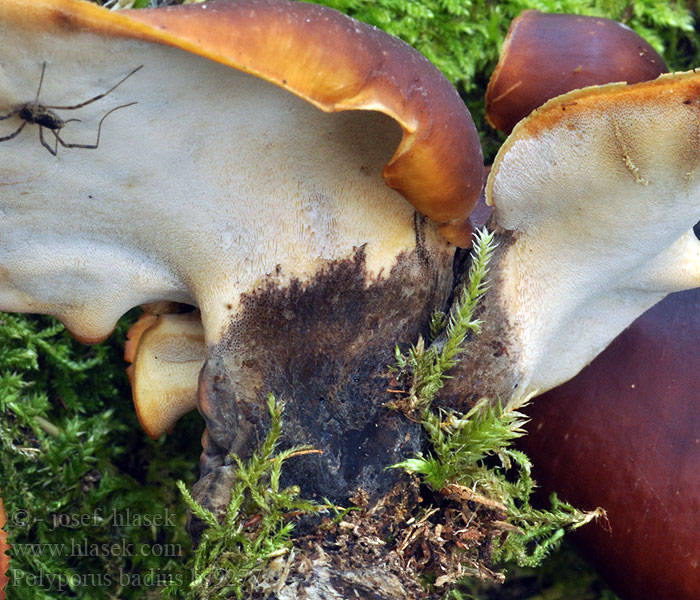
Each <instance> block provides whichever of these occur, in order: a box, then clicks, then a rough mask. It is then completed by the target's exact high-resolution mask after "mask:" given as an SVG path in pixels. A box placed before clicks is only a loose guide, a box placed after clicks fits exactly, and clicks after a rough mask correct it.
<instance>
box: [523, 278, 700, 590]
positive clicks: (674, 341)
mask: <svg viewBox="0 0 700 600" xmlns="http://www.w3.org/2000/svg"><path fill="white" fill-rule="evenodd" d="M698 339H700V290H692V291H687V292H682V293H679V294H673V295H671V296H669V297H668V298H666V299H665V300H663V301H662V302H661V303H659V304H658V305H657V306H655V307H653V308H652V309H651V310H649V311H648V312H646V313H645V314H644V315H642V316H641V317H640V318H639V319H637V320H636V321H635V322H634V323H633V324H632V325H631V326H630V327H629V328H628V329H626V330H625V331H624V332H623V333H622V334H621V335H620V336H619V337H618V338H617V339H616V340H615V341H614V342H613V343H612V344H610V346H609V347H608V348H607V349H606V350H605V351H604V352H603V353H602V354H601V355H600V356H599V357H598V358H596V360H595V361H593V363H591V365H589V366H588V367H586V369H584V370H583V371H582V372H581V373H580V374H579V375H578V376H577V377H575V378H574V379H572V380H571V381H569V382H567V383H566V384H564V385H563V386H561V387H558V388H556V389H554V390H551V391H550V392H548V393H547V394H545V395H543V396H541V397H540V398H538V399H537V400H536V401H535V402H534V403H533V405H532V406H531V407H529V408H528V411H527V412H528V414H529V415H531V416H532V422H531V423H530V425H529V426H528V429H529V431H530V435H528V436H527V437H526V438H524V439H523V440H522V447H523V448H524V449H525V450H526V451H527V453H528V455H529V456H530V457H531V458H532V459H533V462H534V464H535V468H534V471H533V475H534V477H535V478H536V480H537V482H538V483H539V484H540V485H541V487H542V493H543V496H546V495H547V494H548V493H549V492H550V491H553V490H556V491H557V493H558V494H559V496H560V497H562V498H564V499H566V500H568V501H570V502H573V503H575V504H576V506H581V507H593V506H598V505H602V506H604V507H605V509H606V511H607V514H608V520H609V526H608V527H602V526H601V525H594V526H591V527H586V528H583V529H581V530H580V531H578V532H577V533H576V538H577V541H578V542H580V543H581V545H582V546H583V549H584V550H585V552H586V554H588V556H589V558H590V559H591V560H592V561H593V562H594V563H595V565H596V567H597V568H598V569H599V570H600V571H601V573H602V574H603V575H604V576H605V578H606V579H607V580H608V581H609V582H610V584H611V585H612V586H613V587H614V589H615V591H616V592H617V593H618V594H620V595H621V597H623V598H629V599H630V600H632V599H639V598H651V597H653V598H657V599H659V600H691V599H693V598H696V597H697V590H698V589H699V587H700V550H699V549H698V543H697V530H698V517H697V515H698V511H699V510H700V498H698V493H697V490H698V486H699V485H700V418H698V403H699V402H700V347H698ZM562 406H566V410H562Z"/></svg>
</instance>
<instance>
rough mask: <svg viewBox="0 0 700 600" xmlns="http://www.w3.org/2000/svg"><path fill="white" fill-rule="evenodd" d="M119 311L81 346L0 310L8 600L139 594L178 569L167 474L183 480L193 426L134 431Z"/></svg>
mask: <svg viewBox="0 0 700 600" xmlns="http://www.w3.org/2000/svg"><path fill="white" fill-rule="evenodd" d="M131 320H133V317H132V318H127V319H124V320H123V321H122V323H121V324H120V326H119V327H118V329H117V331H116V332H115V335H114V336H113V338H112V339H111V340H110V341H109V342H108V343H105V344H100V345H98V346H93V347H87V346H84V345H82V344H78V343H77V342H75V341H74V340H73V339H72V338H70V336H69V335H68V334H67V333H66V332H65V331H64V329H63V327H62V326H61V325H60V324H57V323H55V322H54V321H53V320H52V319H49V318H47V317H24V316H20V315H7V314H0V446H1V449H0V490H1V491H2V496H3V498H4V503H5V508H6V511H7V513H8V527H7V529H8V530H9V540H8V541H9V542H10V543H11V545H12V552H11V555H12V557H11V562H10V572H9V578H10V583H9V586H8V588H7V598H8V600H13V599H18V600H19V599H21V600H30V599H31V600H38V599H45V598H46V599H48V598H56V597H59V596H60V597H62V598H89V599H97V598H108V597H110V596H111V597H114V596H115V595H118V597H119V598H123V599H128V598H143V597H144V596H145V597H148V596H149V595H153V594H155V593H156V592H157V590H158V588H159V586H160V585H161V584H162V583H167V582H168V581H170V580H171V579H173V578H175V579H177V578H183V577H184V575H183V574H182V573H181V571H180V569H181V564H182V560H183V559H184V558H185V557H186V556H188V554H189V553H190V544H189V539H188V538H187V536H186V534H185V532H184V528H183V525H184V515H185V508H184V504H183V503H182V502H181V500H180V498H179V495H178V494H177V493H176V490H175V489H174V485H173V481H174V480H175V479H177V478H185V479H187V480H189V481H191V480H192V478H193V473H194V467H195V463H196V458H197V454H198V450H197V445H196V441H197V438H198V437H199V434H200V433H201V425H200V424H199V423H198V422H197V421H192V420H191V419H190V420H189V429H191V430H192V432H193V433H194V432H196V433H195V435H194V436H192V438H191V439H192V440H193V441H194V444H189V445H188V444H182V443H179V440H182V439H183V437H178V438H171V439H169V440H165V439H163V440H160V441H157V442H154V441H151V440H149V439H148V438H146V437H145V436H144V434H143V431H142V430H141V428H140V426H139V425H138V423H137V422H136V419H135V416H134V411H133V408H132V406H131V400H130V393H129V390H128V383H127V381H126V377H125V375H124V367H125V364H124V362H123V360H122V359H121V356H120V355H121V353H122V352H123V349H122V344H123V339H124V334H125V331H126V327H127V326H128V324H129V322H130V321H131ZM178 427H182V428H184V429H187V428H188V426H187V423H185V424H183V425H178Z"/></svg>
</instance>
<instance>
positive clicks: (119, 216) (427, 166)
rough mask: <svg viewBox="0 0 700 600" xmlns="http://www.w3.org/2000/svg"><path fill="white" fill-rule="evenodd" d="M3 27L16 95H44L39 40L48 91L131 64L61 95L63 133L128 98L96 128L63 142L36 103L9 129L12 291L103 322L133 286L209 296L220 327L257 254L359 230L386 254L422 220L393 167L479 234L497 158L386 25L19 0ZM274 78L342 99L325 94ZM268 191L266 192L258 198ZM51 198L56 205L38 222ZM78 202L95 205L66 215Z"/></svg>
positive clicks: (265, 256)
mask: <svg viewBox="0 0 700 600" xmlns="http://www.w3.org/2000/svg"><path fill="white" fill-rule="evenodd" d="M0 28H1V29H2V36H3V40H5V43H4V47H3V50H2V53H1V56H0V58H2V63H3V68H2V73H1V75H2V78H1V81H2V86H1V87H0V105H1V106H3V107H6V109H7V110H8V111H9V110H11V109H12V108H13V107H17V106H21V105H22V104H23V103H30V102H32V101H33V100H34V99H35V97H36V93H37V90H38V85H39V79H40V76H41V73H42V65H43V64H44V62H45V63H46V66H45V76H44V78H43V82H42V87H41V93H40V97H39V104H44V105H51V106H63V107H70V106H73V105H76V104H78V103H81V102H84V101H85V100H86V99H88V98H91V97H94V96H96V95H97V94H99V93H104V92H105V90H107V89H110V88H111V87H112V86H114V84H115V83H116V82H118V81H120V80H122V79H123V78H124V77H125V76H126V75H128V74H130V73H133V74H131V75H130V76H129V78H128V79H126V80H125V81H124V82H123V83H121V84H120V85H119V86H118V87H117V88H116V89H114V90H113V91H111V92H110V93H109V94H107V95H106V96H105V98H104V99H101V100H99V101H95V102H93V103H90V104H89V105H86V106H84V107H83V108H81V109H79V110H75V111H59V110H56V112H57V113H59V114H60V116H61V117H62V118H64V119H66V118H72V117H75V118H80V120H81V123H72V122H71V123H69V124H68V125H67V126H66V127H65V128H64V129H62V130H61V133H60V136H61V138H62V139H63V140H65V141H66V142H68V143H77V144H92V143H94V142H95V136H96V132H97V130H98V129H99V123H100V119H101V118H102V117H103V116H105V114H106V113H107V111H108V110H110V109H112V108H117V107H122V108H119V109H118V110H116V111H115V112H114V113H113V114H109V115H108V116H107V117H106V120H105V121H104V123H103V126H102V128H101V138H100V140H99V148H98V149H95V150H92V149H90V150H88V149H83V148H64V147H63V146H62V145H58V144H57V150H58V156H57V157H52V156H51V155H50V154H49V153H48V152H46V150H45V149H44V148H42V147H41V145H40V143H39V140H37V139H36V138H37V133H38V129H39V128H38V126H37V125H35V124H29V125H27V126H26V127H25V128H24V130H23V131H22V132H21V133H20V134H18V136H17V137H15V138H13V139H10V140H7V141H4V142H2V150H7V154H6V156H7V158H6V159H4V164H3V166H4V169H5V173H6V175H5V179H6V181H5V182H4V183H5V184H7V186H8V187H6V188H5V191H4V192H3V195H2V197H1V198H2V201H3V204H2V207H1V208H2V210H3V211H4V212H5V219H4V226H5V227H7V228H9V229H8V231H9V232H10V233H9V234H8V236H6V237H5V242H4V246H3V248H4V250H3V262H2V264H0V267H2V279H1V280H0V281H2V285H0V306H1V307H2V308H4V309H5V310H14V311H26V312H42V313H49V314H53V315H55V316H57V317H58V318H59V319H61V320H62V321H63V322H64V324H66V325H67V327H68V328H69V329H70V330H71V331H72V333H73V334H74V335H75V336H76V337H78V338H79V339H81V340H83V341H86V342H94V341H99V340H100V339H103V338H104V337H106V336H107V335H108V334H109V332H110V330H111V328H112V327H113V325H114V323H115V321H116V319H117V318H118V316H120V315H121V314H122V313H123V312H125V311H126V310H128V309H129V308H131V307H132V306H134V305H138V304H142V303H144V302H153V301H158V300H169V301H175V302H183V303H189V304H194V305H199V306H200V307H201V308H202V309H203V320H204V322H205V327H206V326H207V323H209V324H210V326H209V329H216V328H217V327H218V325H219V324H220V323H221V322H222V320H224V319H226V318H227V316H228V315H229V314H230V312H231V310H235V307H236V303H237V301H238V297H239V296H238V293H239V291H240V290H242V289H250V288H251V286H254V285H256V283H255V279H256V278H257V277H260V274H261V273H262V274H263V275H268V274H270V273H274V272H278V273H280V274H281V277H282V278H283V279H285V278H286V280H289V278H290V277H295V276H299V277H307V276H309V275H310V274H313V273H314V272H317V271H318V269H319V268H321V266H322V265H323V264H326V263H327V261H329V260H336V259H341V258H343V257H346V256H348V255H349V254H352V252H354V251H356V249H357V248H364V251H363V252H364V257H365V260H366V261H367V265H368V271H369V275H370V276H372V277H377V276H379V277H381V276H385V275H386V274H387V273H388V269H390V268H391V266H392V265H393V263H394V261H395V259H396V256H398V255H399V254H401V252H402V251H405V250H406V251H408V250H411V249H415V247H416V243H417V241H418V244H419V245H421V244H423V242H424V239H423V238H417V237H416V232H415V231H414V229H415V226H414V225H415V223H417V222H419V221H421V218H420V217H418V216H416V215H415V214H414V213H413V211H412V209H411V208H410V206H407V207H403V206H401V204H400V202H397V200H396V199H395V198H394V197H395V196H396V195H395V194H394V193H393V192H392V191H391V190H389V189H386V190H383V191H380V190H379V189H378V187H377V179H378V176H379V173H380V171H381V170H382V167H383V174H384V177H386V179H387V181H388V182H389V184H390V185H391V186H392V187H394V188H396V189H397V190H398V191H399V192H400V193H401V194H403V195H404V196H406V197H407V198H409V199H410V200H411V202H413V203H414V205H416V207H417V208H418V209H419V210H421V211H423V212H424V213H425V214H427V215H429V216H430V217H431V218H433V219H435V221H436V222H437V223H438V224H440V226H442V227H443V230H444V231H445V232H448V234H449V236H450V239H451V240H452V241H454V242H455V243H457V244H463V245H464V244H467V243H468V232H469V231H470V227H469V225H468V212H469V210H470V209H471V205H472V204H473V200H475V198H476V194H477V193H478V190H479V185H480V182H481V181H482V177H483V175H482V165H481V154H480V148H479V144H478V139H477V137H476V132H475V129H474V125H473V123H472V122H471V119H470V118H469V115H468V112H467V111H466V109H465V108H464V106H463V104H462V102H461V101H460V99H459V96H458V94H457V93H456V91H455V90H454V89H453V88H452V86H451V85H450V84H449V83H448V82H447V81H446V80H445V79H444V78H443V77H442V75H440V74H439V73H438V72H437V71H436V70H435V69H434V68H433V67H432V66H430V64H429V63H428V62H427V61H426V60H425V59H423V58H422V57H421V56H420V55H419V54H418V53H416V52H415V51H413V50H411V49H410V48H409V47H408V46H407V45H405V44H403V43H402V42H400V41H398V40H396V39H394V38H392V37H391V36H388V35H385V34H383V33H381V32H380V31H378V30H375V29H374V28H371V27H368V26H366V25H362V24H360V23H357V22H356V21H354V20H352V19H349V18H347V17H344V16H342V15H340V14H339V13H337V12H335V11H332V10H330V9H322V8H320V7H315V6H311V5H308V4H304V3H295V2H293V3H287V2H271V1H267V0H260V1H258V2H255V1H250V2H248V1H246V2H219V3H216V4H214V5H208V4H205V5H197V6H188V7H171V8H167V9H159V10H156V11H146V12H143V11H134V12H129V13H117V14H115V13H111V12H109V11H107V10H104V9H102V8H100V7H97V6H94V5H92V4H88V3H84V2H77V1H71V0H39V1H36V2H18V1H10V0H5V1H3V2H2V3H0ZM151 42H155V43H154V44H152V43H151ZM168 45H169V46H173V48H169V47H167V46H168ZM343 48H345V49H346V50H347V51H345V50H343ZM350 49H352V51H350ZM77 54H79V55H80V59H79V60H76V59H75V56H76V55H77ZM195 55H199V56H195ZM201 57H204V58H201ZM207 59H209V60H207ZM212 61H215V62H212ZM224 65H228V66H233V67H235V69H237V70H232V69H226V68H225V66H224ZM137 67H142V68H141V69H139V70H138V71H136V68H137ZM251 74H252V75H251ZM268 82H272V83H274V84H275V85H276V86H279V87H277V88H276V87H275V86H272V85H269V83H268ZM279 88H284V90H288V91H290V92H293V94H295V95H297V96H299V97H300V98H302V99H303V100H306V101H307V102H308V103H311V104H313V105H314V106H316V107H319V108H322V109H323V110H324V111H341V112H339V113H338V114H331V115H324V114H323V113H322V112H320V111H317V110H316V109H315V108H313V106H311V105H310V104H307V103H306V102H303V101H301V100H299V99H297V98H294V97H293V96H292V95H291V94H287V93H285V92H284V90H282V89H279ZM134 102H136V104H132V103H134ZM130 104H131V105H130ZM127 105H129V106H127ZM351 109H361V110H359V111H355V110H351ZM3 110H5V108H3ZM375 111H376V112H375ZM377 112H383V113H385V114H386V115H389V117H390V119H389V118H386V117H384V116H383V115H378V114H377ZM362 123H364V124H362ZM396 124H398V126H397V125H396ZM20 125H22V120H21V119H20V117H19V116H15V117H13V118H11V119H8V120H5V121H2V128H1V129H0V131H1V132H2V133H1V135H6V134H10V133H12V131H13V130H16V129H17V128H18V127H19V126H20ZM43 134H44V137H46V138H47V140H48V142H49V144H53V143H55V140H54V138H53V136H52V133H51V131H50V130H49V129H47V128H44V130H43ZM397 147H398V150H397ZM314 152H315V153H316V154H314ZM346 152H349V153H351V154H352V155H353V156H354V157H355V158H353V159H352V160H347V159H346V158H345V156H344V153H346ZM110 154H111V156H113V158H111V159H110V158H109V157H110ZM380 160H381V161H383V162H381V163H380V162H379V161H380ZM317 163H319V164H317ZM320 163H323V164H320ZM115 164H118V165H119V166H118V168H115V167H114V165H115ZM29 165H31V168H29ZM178 181H181V182H182V183H181V184H180V185H178V186H176V185H175V184H176V183H177V182H178ZM379 181H381V179H380V180H379ZM15 192H18V193H17V194H16V193H15ZM251 197H252V198H255V200H254V202H253V203H254V205H255V206H251V208H249V209H245V210H241V209H240V205H241V203H242V202H243V198H251ZM380 197H381V200H379V198H380ZM273 198H276V200H275V201H274V202H277V207H276V208H275V207H274V206H275V205H274V202H273ZM290 198H297V199H298V200H295V201H294V202H292V201H290ZM20 199H21V201H20ZM63 199H65V200H66V201H67V202H68V204H69V206H66V204H64V201H63ZM329 199H330V200H331V202H330V204H331V205H333V206H331V207H330V208H329V207H328V206H326V205H328V203H329V202H328V201H329ZM246 202H248V201H247V200H246ZM263 205H265V206H269V207H270V208H269V209H267V210H269V211H270V212H269V214H266V213H265V212H264V211H261V209H260V207H261V206H263ZM321 207H324V208H321ZM373 207H375V208H377V210H376V211H375V212H374V213H373V212H372V211H373ZM381 207H386V210H384V209H383V208H381ZM25 210H26V211H28V214H27V215H23V214H22V211H25ZM42 211H44V212H46V213H48V214H47V218H48V219H49V221H51V224H50V225H46V226H44V225H40V223H43V222H44V220H43V218H42V217H41V216H40V213H41V212H42ZM73 212H75V213H76V214H78V215H81V217H82V216H83V215H85V216H88V215H89V216H90V222H91V223H98V222H99V223H100V225H99V226H98V227H97V228H94V227H92V231H91V227H90V226H89V225H86V224H82V223H80V224H79V221H80V220H81V218H78V219H77V220H76V219H66V218H65V217H66V215H68V214H73ZM30 213H31V214H30ZM154 223H158V224H159V225H158V227H159V228H160V230H161V231H162V234H163V238H162V240H160V239H157V238H158V236H159V235H160V233H156V234H155V237H154V235H153V233H152V229H153V224H154ZM149 224H150V225H149ZM419 229H421V230H422V229H423V226H422V225H420V226H419ZM431 229H432V227H430V226H429V227H428V228H427V229H426V232H427V233H426V235H427V236H428V238H430V240H431V241H430V242H429V244H430V245H433V241H432V240H433V239H434V234H433V233H432V232H431ZM358 232H359V234H358ZM449 232H451V233H449ZM3 235H5V234H4V233H3ZM421 235H422V234H421ZM423 237H424V236H423ZM20 238H21V239H20ZM27 239H29V240H30V243H29V245H30V246H31V248H29V247H27V245H26V244H27V242H26V240H27ZM205 240H209V241H207V242H205ZM435 244H436V247H437V246H438V245H440V244H439V243H437V242H435ZM205 246H206V248H205ZM229 250H231V252H229ZM442 251H443V250H440V252H442ZM445 251H447V249H446V248H445ZM80 257H87V258H85V259H84V260H83V259H81V258H80ZM88 265H90V266H89V267H88ZM93 267H94V268H93ZM256 274H257V275H256ZM382 274H383V275H382ZM212 323H214V324H213V325H212Z"/></svg>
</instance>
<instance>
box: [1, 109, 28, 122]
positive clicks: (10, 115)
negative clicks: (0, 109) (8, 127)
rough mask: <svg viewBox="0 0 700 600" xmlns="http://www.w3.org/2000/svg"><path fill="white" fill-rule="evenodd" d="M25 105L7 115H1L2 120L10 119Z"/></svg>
mask: <svg viewBox="0 0 700 600" xmlns="http://www.w3.org/2000/svg"><path fill="white" fill-rule="evenodd" d="M22 108H23V107H21V106H20V107H19V108H15V110H13V111H12V112H9V113H7V114H6V115H0V121H4V120H5V119H10V118H12V117H14V116H15V115H16V114H17V113H18V112H19V111H20V110H22Z"/></svg>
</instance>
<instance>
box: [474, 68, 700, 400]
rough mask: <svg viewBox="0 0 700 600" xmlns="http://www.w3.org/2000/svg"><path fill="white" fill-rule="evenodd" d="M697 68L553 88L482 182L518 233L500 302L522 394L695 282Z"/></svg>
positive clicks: (504, 222) (506, 226)
mask: <svg viewBox="0 0 700 600" xmlns="http://www.w3.org/2000/svg"><path fill="white" fill-rule="evenodd" d="M699 124H700V74H697V73H694V72H692V73H679V74H673V75H664V76H662V77H660V78H659V79H657V80H655V81H652V82H648V83H640V84H636V85H624V84H609V85H605V86H599V87H591V88H585V89H583V90H577V91H574V92H570V93H568V94H565V95H563V96H559V97H558V98H555V99H553V100H551V101H549V102H547V103H546V104H545V105H544V106H543V107H541V108H540V109H538V110H536V111H535V112H534V113H533V114H532V115H531V116H530V117H528V118H527V119H524V120H523V121H521V122H520V123H519V124H518V125H517V126H516V128H515V129H514V131H513V133H512V134H511V136H510V137H509V138H508V140H507V141H506V142H505V144H504V145H503V147H502V148H501V150H500V152H499V154H498V156H497V157H496V160H495V162H494V166H493V168H492V170H491V173H490V176H489V180H488V182H487V188H486V194H487V201H488V202H489V204H492V205H493V206H494V217H493V223H494V224H495V225H496V226H497V227H498V228H500V229H502V230H504V231H505V232H507V233H508V235H509V236H510V238H509V239H510V241H509V242H508V245H507V247H506V248H505V249H504V250H503V257H502V259H501V261H500V264H499V266H498V278H499V283H498V290H499V291H498V295H499V302H500V306H501V307H502V308H503V310H504V313H505V315H506V318H507V319H508V321H509V323H510V325H511V329H510V332H511V335H512V337H513V340H516V339H517V342H515V341H514V342H513V343H514V344H515V347H517V348H518V354H519V358H518V361H519V367H518V368H519V370H520V372H521V373H524V374H525V375H524V376H523V379H524V382H523V384H524V385H523V387H522V388H521V389H520V391H519V393H520V394H521V395H523V396H526V395H528V394H531V393H533V392H536V391H544V390H546V389H549V388H551V387H553V386H555V385H557V384H559V383H561V382H563V381H566V380H567V379H569V378H570V377H572V376H573V375H574V374H575V373H576V372H578V371H579V370H580V369H581V368H582V367H583V366H584V365H585V364H587V363H588V362H589V361H590V360H592V358H593V357H594V356H596V355H597V354H598V353H599V352H600V351H601V350H602V349H603V348H604V347H605V346H606V345H607V344H608V343H609V342H610V341H611V340H612V338H614V337H615V336H616V335H617V334H618V333H619V332H620V331H621V330H622V329H623V328H624V327H625V326H626V325H627V324H629V323H630V322H631V321H632V320H634V318H635V317H636V316H637V315H639V314H641V313H642V312H643V311H644V310H646V309H647V308H649V307H650V306H651V305H653V304H654V303H656V302H658V301H659V300H660V299H661V298H663V297H664V296H665V295H666V294H668V293H669V292H671V291H677V290H683V289H688V288H693V287H697V286H700V242H699V241H698V239H697V237H696V236H695V234H694V233H693V231H692V227H693V225H694V224H695V223H696V222H697V221H698V219H700V173H698V169H697V167H698V162H699V160H700V144H699V141H700V137H699V136H700V134H699V131H700V125H699Z"/></svg>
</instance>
